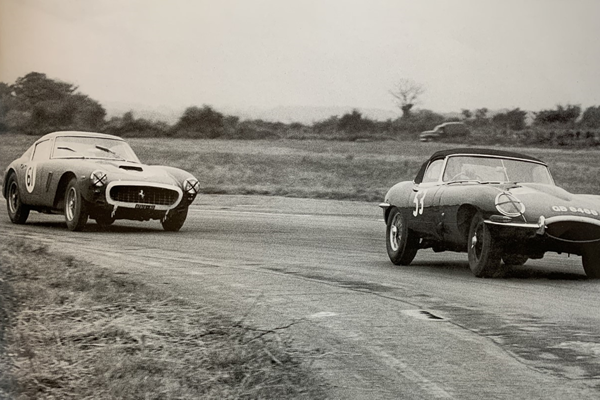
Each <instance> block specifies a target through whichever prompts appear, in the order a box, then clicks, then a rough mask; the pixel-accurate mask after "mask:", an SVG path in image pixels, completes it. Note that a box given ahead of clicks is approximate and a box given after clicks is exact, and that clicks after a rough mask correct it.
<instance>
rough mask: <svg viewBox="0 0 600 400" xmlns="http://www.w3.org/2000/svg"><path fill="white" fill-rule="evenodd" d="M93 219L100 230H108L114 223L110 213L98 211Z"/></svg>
mask: <svg viewBox="0 0 600 400" xmlns="http://www.w3.org/2000/svg"><path fill="white" fill-rule="evenodd" d="M94 219H95V220H96V223H97V224H98V225H100V227H101V228H108V227H109V226H111V225H112V224H113V223H114V222H115V218H114V217H113V216H112V212H111V211H100V212H98V214H96V215H95V216H94Z"/></svg>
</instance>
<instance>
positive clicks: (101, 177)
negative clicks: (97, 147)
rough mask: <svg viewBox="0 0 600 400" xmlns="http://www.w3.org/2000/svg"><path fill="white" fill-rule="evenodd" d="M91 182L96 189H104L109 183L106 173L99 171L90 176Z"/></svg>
mask: <svg viewBox="0 0 600 400" xmlns="http://www.w3.org/2000/svg"><path fill="white" fill-rule="evenodd" d="M90 180H91V181H92V185H94V186H95V187H102V186H104V185H106V182H108V177H107V176H106V172H104V171H102V170H101V169H97V170H95V171H94V172H92V174H91V175H90Z"/></svg>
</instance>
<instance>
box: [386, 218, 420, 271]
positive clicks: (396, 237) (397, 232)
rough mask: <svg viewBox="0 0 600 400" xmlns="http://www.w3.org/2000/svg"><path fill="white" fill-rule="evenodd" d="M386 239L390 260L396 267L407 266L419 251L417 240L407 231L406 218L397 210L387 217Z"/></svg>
mask: <svg viewBox="0 0 600 400" xmlns="http://www.w3.org/2000/svg"><path fill="white" fill-rule="evenodd" d="M386 237H387V240H386V247H387V253H388V256H389V257H390V260H391V261H392V262H393V263H394V264H396V265H409V264H410V263H411V262H412V260H414V258H415V256H416V255H417V251H418V250H419V238H418V237H417V236H416V235H415V234H414V233H412V232H411V231H410V230H409V229H408V224H407V221H406V217H405V216H404V215H402V213H401V212H400V211H399V210H398V209H397V208H394V209H392V211H391V212H390V215H389V216H388V220H387V228H386Z"/></svg>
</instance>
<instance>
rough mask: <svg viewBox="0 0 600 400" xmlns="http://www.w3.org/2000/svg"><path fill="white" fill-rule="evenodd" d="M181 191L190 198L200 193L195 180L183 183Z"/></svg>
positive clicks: (189, 179)
mask: <svg viewBox="0 0 600 400" xmlns="http://www.w3.org/2000/svg"><path fill="white" fill-rule="evenodd" d="M183 191H184V192H186V193H187V194H189V195H190V196H195V195H196V194H198V192H199V191H200V182H198V179H196V178H188V179H186V180H185V181H184V182H183Z"/></svg>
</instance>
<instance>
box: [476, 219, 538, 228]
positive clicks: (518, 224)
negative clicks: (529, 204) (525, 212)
mask: <svg viewBox="0 0 600 400" xmlns="http://www.w3.org/2000/svg"><path fill="white" fill-rule="evenodd" d="M483 222H485V223H486V224H489V225H496V226H510V227H512V228H527V229H539V228H540V225H538V224H527V223H522V222H494V221H490V220H489V219H486V220H485V221H483Z"/></svg>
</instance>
